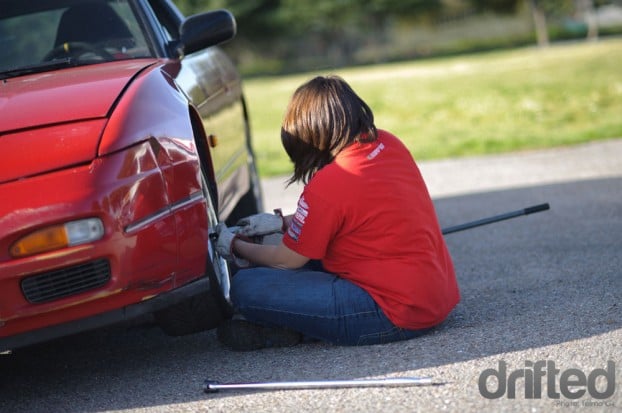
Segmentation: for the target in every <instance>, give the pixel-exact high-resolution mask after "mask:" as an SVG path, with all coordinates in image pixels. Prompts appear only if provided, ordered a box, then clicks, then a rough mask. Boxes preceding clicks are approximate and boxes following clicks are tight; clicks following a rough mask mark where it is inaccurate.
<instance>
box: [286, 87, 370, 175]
mask: <svg viewBox="0 0 622 413" xmlns="http://www.w3.org/2000/svg"><path fill="white" fill-rule="evenodd" d="M376 137H377V131H376V126H375V125H374V114H373V113H372V111H371V109H370V108H369V106H368V105H367V104H366V103H365V102H364V101H363V100H362V99H361V98H360V97H359V96H358V95H357V94H356V93H355V92H354V90H352V88H351V87H350V85H348V84H347V83H346V82H345V81H344V80H343V79H342V78H340V77H338V76H327V77H323V76H318V77H315V78H313V79H311V80H310V81H308V82H307V83H305V84H303V85H302V86H300V87H299V88H298V89H296V91H295V92H294V95H293V96H292V98H291V100H290V102H289V105H288V106H287V110H286V111H285V117H284V120H283V125H282V127H281V141H282V143H283V147H284V148H285V151H286V152H287V154H288V155H289V158H290V159H291V160H292V162H293V163H294V174H293V176H292V177H291V178H290V180H289V183H290V184H291V183H293V182H297V181H302V182H303V183H305V184H306V183H307V182H308V181H309V180H310V179H311V177H312V176H313V175H314V174H315V173H316V172H317V171H319V170H320V169H321V168H323V167H324V166H325V165H327V164H329V163H330V162H332V161H333V159H334V158H335V156H337V154H338V153H339V152H341V151H342V150H343V149H344V148H345V147H346V146H348V145H350V144H352V143H353V142H355V141H359V142H371V141H374V140H375V139H376Z"/></svg>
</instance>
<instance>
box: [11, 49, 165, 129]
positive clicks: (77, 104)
mask: <svg viewBox="0 0 622 413" xmlns="http://www.w3.org/2000/svg"><path fill="white" fill-rule="evenodd" d="M151 64H153V60H124V61H118V62H109V63H101V64H95V65H90V66H80V67H74V68H68V69H63V70H55V71H52V72H45V73H38V74H33V75H27V76H19V77H14V78H10V79H6V80H4V81H2V82H0V113H2V117H0V133H6V132H9V131H13V130H20V129H26V128H37V127H40V126H45V125H50V124H58V123H64V122H72V121H77V120H82V119H93V118H102V117H105V116H106V115H107V114H108V112H109V111H110V109H111V108H112V106H113V105H114V102H115V101H116V100H117V98H118V96H119V94H120V93H121V92H122V91H123V89H124V88H125V87H126V85H127V84H128V82H129V81H130V80H131V79H132V78H133V77H134V76H135V75H136V73H138V72H139V71H141V70H142V69H144V68H145V67H147V66H149V65H151Z"/></svg>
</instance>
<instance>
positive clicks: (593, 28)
mask: <svg viewBox="0 0 622 413" xmlns="http://www.w3.org/2000/svg"><path fill="white" fill-rule="evenodd" d="M575 4H576V8H577V12H578V13H579V15H580V16H582V17H583V19H584V20H585V24H586V25H587V39H588V40H592V41H594V40H598V20H597V19H596V13H595V12H594V1H593V0H576V3H575Z"/></svg>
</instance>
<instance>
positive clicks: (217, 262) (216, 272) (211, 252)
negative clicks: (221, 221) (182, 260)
mask: <svg viewBox="0 0 622 413" xmlns="http://www.w3.org/2000/svg"><path fill="white" fill-rule="evenodd" d="M202 184H203V185H202V186H203V192H204V194H205V198H206V200H207V210H208V220H209V227H210V228H213V227H214V226H215V225H216V224H217V223H218V218H217V217H216V212H215V211H216V210H215V208H214V203H213V199H214V198H213V196H212V193H211V191H210V186H209V185H208V184H207V183H206V181H205V179H204V178H203V180H202ZM206 272H207V275H206V276H207V277H208V278H209V284H210V289H209V291H207V292H205V293H203V294H199V295H196V296H194V297H190V298H188V299H186V300H184V301H182V302H180V303H178V304H175V305H173V306H171V307H168V308H165V309H163V310H160V311H158V312H156V313H155V314H154V317H155V320H156V322H157V323H158V325H159V326H160V328H161V329H162V330H163V331H164V332H165V333H166V334H169V335H172V336H181V335H186V334H192V333H197V332H199V331H204V330H210V329H213V328H216V327H217V326H218V325H220V324H221V323H222V322H223V320H226V319H228V318H231V316H232V315H233V307H232V306H231V304H230V302H229V281H230V274H231V271H230V269H229V266H228V264H227V262H226V261H225V260H224V259H223V258H222V257H220V256H219V255H218V253H217V252H216V248H215V247H214V245H213V242H212V240H211V239H209V240H208V257H207V263H206Z"/></svg>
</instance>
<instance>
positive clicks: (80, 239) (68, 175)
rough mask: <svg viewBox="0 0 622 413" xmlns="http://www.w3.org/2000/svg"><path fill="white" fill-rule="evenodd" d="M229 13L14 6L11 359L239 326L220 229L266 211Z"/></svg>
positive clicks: (0, 5)
mask: <svg viewBox="0 0 622 413" xmlns="http://www.w3.org/2000/svg"><path fill="white" fill-rule="evenodd" d="M235 30H236V26H235V20H234V18H233V16H232V15H231V14H230V13H229V12H227V11H225V10H217V11H212V12H207V13H204V14H200V15H195V16H191V17H188V18H185V17H184V16H183V15H182V14H181V13H180V12H179V11H178V10H177V9H176V8H175V6H174V5H173V4H172V3H171V1H169V0H28V1H24V0H0V351H5V350H10V349H15V348H18V347H22V346H26V345H30V344H33V343H37V342H41V341H45V340H50V339H53V338H56V337H61V336H65V335H69V334H72V333H76V332H79V331H84V330H87V329H92V328H97V327H100V326H103V325H107V324H111V323H115V322H118V321H122V320H125V319H129V318H133V317H136V316H139V315H144V314H154V315H155V320H156V321H158V323H159V324H160V325H161V327H162V328H163V329H164V330H165V331H166V332H167V333H170V334H174V335H180V334H188V333H192V332H196V331H200V330H204V329H209V328H214V327H215V326H217V325H218V324H219V323H220V322H221V321H222V320H223V319H224V318H226V317H228V316H230V306H229V304H228V289H229V275H230V270H229V268H228V266H227V264H226V262H225V261H224V260H223V259H222V258H220V257H218V256H217V254H216V252H215V249H214V248H213V245H212V241H211V240H210V232H211V229H212V228H213V226H214V225H215V224H216V223H217V222H219V221H225V222H227V223H229V224H231V223H234V222H235V221H236V220H237V219H238V218H240V217H242V216H246V215H249V214H253V213H257V212H259V211H261V210H262V204H261V193H260V191H259V189H260V187H259V180H258V178H257V172H256V169H255V164H254V157H253V153H252V150H251V141H250V131H249V124H248V117H247V113H246V107H245V104H244V96H243V92H242V85H241V81H240V77H239V74H238V73H237V71H236V68H235V66H234V64H233V63H232V61H231V60H230V59H229V58H228V57H227V55H226V54H225V53H224V52H223V51H222V49H220V48H218V47H217V45H218V44H220V43H223V42H225V41H227V40H229V39H231V38H233V37H234V35H235Z"/></svg>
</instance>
